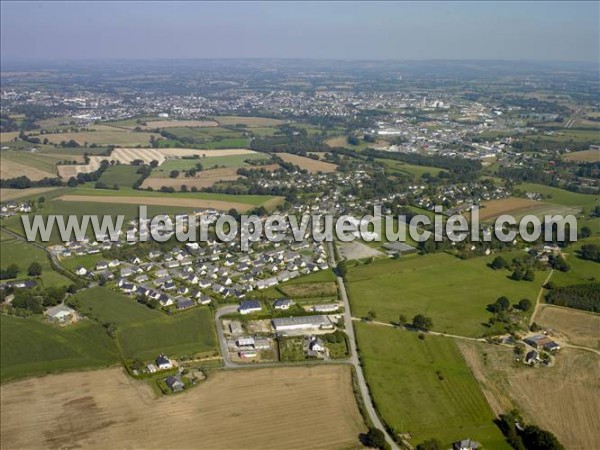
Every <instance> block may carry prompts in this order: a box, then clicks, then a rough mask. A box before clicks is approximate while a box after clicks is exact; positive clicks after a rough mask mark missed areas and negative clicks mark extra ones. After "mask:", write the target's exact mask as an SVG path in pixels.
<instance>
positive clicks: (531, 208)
mask: <svg viewBox="0 0 600 450" xmlns="http://www.w3.org/2000/svg"><path fill="white" fill-rule="evenodd" d="M577 211H578V210H577V209H576V208H575V209H574V208H565V207H561V206H557V205H551V204H548V203H545V202H539V201H536V200H530V199H527V198H517V197H508V198H503V199H500V200H490V201H488V202H483V204H482V207H481V208H480V209H479V220H481V221H487V220H493V219H495V218H497V217H498V216H501V215H503V214H510V215H512V216H514V217H515V219H517V220H518V219H519V218H521V217H523V216H525V215H527V214H533V215H534V216H541V215H545V214H572V213H576V212H577Z"/></svg>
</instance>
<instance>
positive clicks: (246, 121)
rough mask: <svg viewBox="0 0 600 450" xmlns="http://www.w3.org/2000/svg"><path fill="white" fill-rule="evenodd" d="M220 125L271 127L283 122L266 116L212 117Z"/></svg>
mask: <svg viewBox="0 0 600 450" xmlns="http://www.w3.org/2000/svg"><path fill="white" fill-rule="evenodd" d="M214 119H215V120H216V121H217V122H219V124H220V125H222V126H236V125H238V126H239V125H241V126H245V127H248V128H251V127H272V126H275V125H281V124H283V123H285V121H283V120H279V119H270V118H268V117H242V116H218V117H215V118H214Z"/></svg>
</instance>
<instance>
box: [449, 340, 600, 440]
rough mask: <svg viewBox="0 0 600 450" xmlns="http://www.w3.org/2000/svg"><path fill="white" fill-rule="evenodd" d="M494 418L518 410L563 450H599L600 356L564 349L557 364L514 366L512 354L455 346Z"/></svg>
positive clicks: (476, 346) (474, 344) (464, 344)
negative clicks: (547, 433) (551, 435)
mask: <svg viewBox="0 0 600 450" xmlns="http://www.w3.org/2000/svg"><path fill="white" fill-rule="evenodd" d="M457 344H458V346H459V348H460V350H461V352H462V354H463V356H464V357H465V360H466V361H467V363H468V364H469V366H470V368H471V371H472V372H473V375H475V378H477V381H478V382H479V383H480V386H481V388H482V390H483V392H484V394H485V396H486V398H487V399H488V402H489V403H490V406H491V407H492V409H493V410H494V412H495V413H497V414H498V413H501V412H506V411H510V410H511V409H513V408H515V407H516V408H518V409H519V411H521V412H522V413H523V415H524V417H525V420H526V421H527V422H532V423H534V424H536V425H538V426H540V427H542V428H545V429H547V430H550V431H551V432H552V433H554V434H555V435H556V437H557V438H558V439H559V441H560V442H561V443H562V444H563V445H564V446H565V448H567V449H578V450H583V449H592V448H600V431H599V429H598V427H597V420H598V417H600V380H599V379H598V371H600V357H598V356H597V355H595V354H594V353H592V352H589V351H585V350H576V349H572V348H566V349H563V350H561V351H560V353H559V354H558V356H557V358H556V364H555V365H554V366H553V367H549V368H537V369H532V368H528V367H525V366H524V365H522V364H517V365H514V364H513V352H512V349H510V348H506V347H500V346H494V345H488V344H482V343H479V342H472V341H465V340H460V341H457Z"/></svg>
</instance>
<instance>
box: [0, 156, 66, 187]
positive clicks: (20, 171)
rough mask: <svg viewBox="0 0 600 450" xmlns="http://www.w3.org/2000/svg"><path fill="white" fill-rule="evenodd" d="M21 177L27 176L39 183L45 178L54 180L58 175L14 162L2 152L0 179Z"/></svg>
mask: <svg viewBox="0 0 600 450" xmlns="http://www.w3.org/2000/svg"><path fill="white" fill-rule="evenodd" d="M21 176H26V177H27V178H29V179H30V180H33V181H37V180H41V179H43V178H54V177H56V173H55V172H50V171H47V170H41V169H38V168H37V167H33V166H32V165H27V164H24V163H22V162H17V161H14V160H13V159H9V158H7V157H6V156H5V153H4V152H2V157H1V160H0V179H6V178H16V177H21Z"/></svg>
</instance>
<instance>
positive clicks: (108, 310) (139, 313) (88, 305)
mask: <svg viewBox="0 0 600 450" xmlns="http://www.w3.org/2000/svg"><path fill="white" fill-rule="evenodd" d="M73 298H74V299H75V300H77V301H78V302H79V305H80V306H79V307H78V310H79V311H80V312H82V313H85V314H86V315H88V316H89V317H90V318H92V319H94V320H96V321H97V322H99V323H106V322H110V323H114V324H115V325H117V327H118V328H119V327H122V326H126V325H131V324H133V323H136V322H140V323H141V322H146V321H149V320H160V319H162V318H164V317H165V316H164V314H162V313H161V312H159V311H156V310H153V309H150V308H148V307H146V306H144V305H141V304H139V303H137V302H136V301H134V300H132V299H131V298H128V297H125V296H124V295H122V294H119V293H117V292H114V291H111V290H110V289H108V288H104V287H93V288H90V289H86V290H84V291H81V292H79V293H77V294H75V295H74V296H73Z"/></svg>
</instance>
